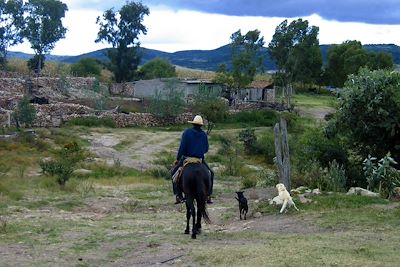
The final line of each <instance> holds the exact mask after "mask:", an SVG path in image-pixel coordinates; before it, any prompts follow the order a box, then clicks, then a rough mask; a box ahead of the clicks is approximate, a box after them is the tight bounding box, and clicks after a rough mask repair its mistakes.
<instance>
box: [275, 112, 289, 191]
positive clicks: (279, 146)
mask: <svg viewBox="0 0 400 267" xmlns="http://www.w3.org/2000/svg"><path fill="white" fill-rule="evenodd" d="M274 137H275V155H276V165H277V167H278V170H279V183H283V184H284V185H285V187H286V189H287V190H288V191H289V192H290V189H291V183H290V155H289V143H288V137H287V122H286V120H285V119H283V118H281V119H280V122H279V123H277V124H275V127H274Z"/></svg>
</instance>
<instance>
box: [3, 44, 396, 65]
mask: <svg viewBox="0 0 400 267" xmlns="http://www.w3.org/2000/svg"><path fill="white" fill-rule="evenodd" d="M330 46H331V45H329V44H325V45H320V49H321V53H322V59H323V62H324V64H325V63H326V62H327V55H328V49H329V47H330ZM363 47H364V48H366V49H367V50H369V51H373V52H381V51H384V52H388V53H390V54H391V55H392V56H393V61H394V64H398V65H400V46H397V45H395V44H367V45H363ZM106 50H107V48H104V49H100V50H96V51H92V52H88V53H84V54H81V55H77V56H57V55H46V60H48V61H56V62H62V63H75V62H77V61H79V59H81V58H85V57H91V58H95V59H97V60H101V61H108V58H107V56H106ZM140 51H141V52H142V62H141V63H142V64H145V63H146V62H148V61H150V60H152V59H154V58H157V57H158V58H162V59H166V60H168V61H169V62H170V63H171V64H174V65H177V66H181V67H185V68H191V69H199V70H206V71H215V70H217V69H218V66H219V65H221V64H226V65H227V66H229V65H230V57H231V50H230V47H229V44H227V45H224V46H221V47H218V48H216V49H211V50H183V51H177V52H164V51H160V50H156V49H149V48H145V47H141V48H140ZM261 53H262V54H264V55H266V57H265V60H264V61H265V64H264V69H265V70H274V69H276V68H275V64H274V63H273V62H272V60H271V58H270V56H269V53H268V48H266V47H263V48H262V51H261ZM8 57H9V58H20V59H24V60H27V59H30V58H32V57H33V55H32V54H28V53H23V52H12V51H9V52H8Z"/></svg>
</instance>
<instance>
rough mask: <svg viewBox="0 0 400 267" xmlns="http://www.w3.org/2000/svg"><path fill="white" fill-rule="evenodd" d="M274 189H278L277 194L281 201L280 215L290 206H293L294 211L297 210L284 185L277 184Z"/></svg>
mask: <svg viewBox="0 0 400 267" xmlns="http://www.w3.org/2000/svg"><path fill="white" fill-rule="evenodd" d="M276 189H278V193H279V195H278V196H279V198H280V199H281V200H282V202H283V204H282V208H281V211H280V213H282V212H283V211H284V210H286V208H289V207H290V206H293V207H294V208H295V209H296V210H299V209H298V208H297V207H296V204H294V202H293V199H292V197H291V196H290V194H289V192H288V191H287V190H286V187H285V185H284V184H277V185H276Z"/></svg>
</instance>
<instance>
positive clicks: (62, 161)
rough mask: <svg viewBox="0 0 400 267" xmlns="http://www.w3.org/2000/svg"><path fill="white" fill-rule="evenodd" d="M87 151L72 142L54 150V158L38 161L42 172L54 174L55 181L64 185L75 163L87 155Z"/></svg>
mask: <svg viewBox="0 0 400 267" xmlns="http://www.w3.org/2000/svg"><path fill="white" fill-rule="evenodd" d="M87 155H88V154H87V152H86V151H85V150H84V149H82V148H81V147H80V146H79V145H78V143H76V142H72V143H68V144H65V145H64V146H63V147H62V148H61V149H60V150H58V151H57V152H56V155H55V157H56V158H55V159H53V160H50V161H41V162H40V163H39V165H40V167H41V168H42V172H43V173H45V174H49V175H51V176H56V178H57V183H58V184H59V185H60V186H62V187H64V185H65V183H66V182H67V181H68V180H69V179H70V177H71V175H72V173H73V171H74V168H75V165H76V164H77V163H78V162H80V161H82V160H84V159H85V158H86V157H87Z"/></svg>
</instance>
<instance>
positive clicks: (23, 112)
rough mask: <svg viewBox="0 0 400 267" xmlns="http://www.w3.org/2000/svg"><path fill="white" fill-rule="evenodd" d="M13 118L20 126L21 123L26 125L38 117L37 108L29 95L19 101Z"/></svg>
mask: <svg viewBox="0 0 400 267" xmlns="http://www.w3.org/2000/svg"><path fill="white" fill-rule="evenodd" d="M13 118H14V120H15V122H16V124H17V127H19V126H20V124H22V125H25V126H28V125H31V124H32V123H33V121H34V120H35V119H36V109H35V107H34V106H33V105H32V104H31V103H30V102H29V99H28V98H27V97H23V98H22V99H21V100H20V101H19V102H18V105H17V108H16V110H15V111H14V113H13Z"/></svg>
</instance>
